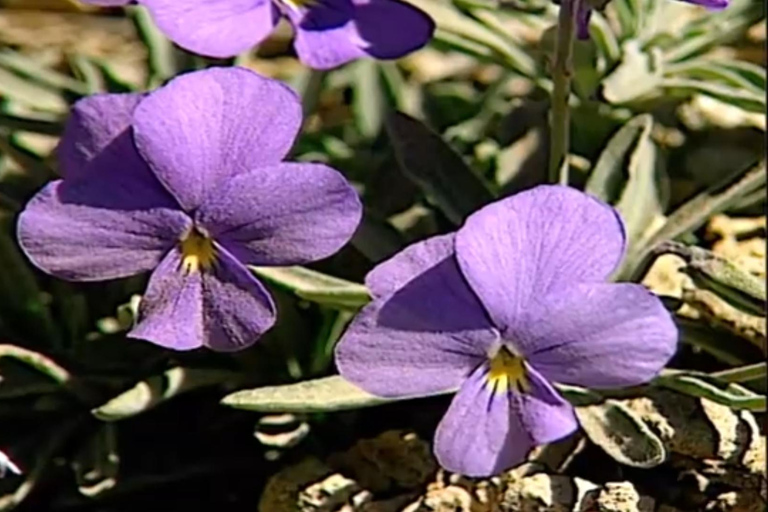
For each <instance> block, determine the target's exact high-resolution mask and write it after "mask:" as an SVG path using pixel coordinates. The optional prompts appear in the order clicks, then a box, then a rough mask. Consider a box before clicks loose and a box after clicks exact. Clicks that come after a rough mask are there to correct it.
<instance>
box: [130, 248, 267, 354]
mask: <svg viewBox="0 0 768 512" xmlns="http://www.w3.org/2000/svg"><path fill="white" fill-rule="evenodd" d="M275 316H276V312H275V305H274V303H273V302H272V298H271V297H270V296H269V293H268V292H267V291H266V290H265V289H264V287H263V286H262V285H261V283H259V282H258V281H257V280H256V279H255V278H254V277H253V276H252V275H251V274H250V272H248V270H247V269H246V268H245V267H243V266H242V265H241V264H240V263H239V262H238V261H237V260H236V259H234V258H233V257H232V255H231V254H229V253H228V252H227V251H226V249H224V248H223V247H220V246H218V247H217V264H216V265H215V266H214V267H213V268H212V269H210V270H209V271H202V272H193V273H191V274H188V275H187V274H185V273H184V272H183V271H182V270H181V255H180V253H179V251H178V250H177V249H176V248H174V249H173V250H172V251H171V252H169V253H168V255H167V256H166V257H165V259H164V260H163V262H162V264H161V265H160V266H158V268H157V270H155V272H153V274H152V277H151V278H150V280H149V285H148V287H147V291H146V293H145V294H144V297H143V298H142V301H141V306H140V311H139V323H138V324H137V325H136V327H135V328H134V329H133V330H132V331H131V332H130V333H129V335H130V336H132V337H134V338H140V339H145V340H147V341H151V342H152V343H155V344H157V345H160V346H163V347H166V348H171V349H174V350H189V349H194V348H198V347H201V346H207V347H209V348H211V349H213V350H217V351H222V352H230V351H234V350H241V349H243V348H246V347H248V346H250V345H252V344H253V343H255V342H256V341H257V340H258V339H259V337H260V336H261V335H262V334H263V333H264V332H266V331H267V330H269V329H270V328H271V327H272V325H273V324H274V322H275Z"/></svg>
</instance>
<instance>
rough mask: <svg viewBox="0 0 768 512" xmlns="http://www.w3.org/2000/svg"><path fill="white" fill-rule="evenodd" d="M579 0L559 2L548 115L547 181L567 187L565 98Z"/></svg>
mask: <svg viewBox="0 0 768 512" xmlns="http://www.w3.org/2000/svg"><path fill="white" fill-rule="evenodd" d="M578 1H579V0H561V2H560V14H559V16H558V20H557V42H556V46H555V56H554V60H553V62H552V85H553V87H552V110H551V115H550V127H551V129H550V134H551V135H550V153H549V182H550V183H558V182H559V183H560V184H562V185H567V184H568V164H567V161H566V158H567V156H568V146H569V140H568V139H569V130H570V112H569V109H568V98H569V96H570V94H571V77H572V75H573V40H574V37H575V34H576V14H577V12H578V3H577V2H578Z"/></svg>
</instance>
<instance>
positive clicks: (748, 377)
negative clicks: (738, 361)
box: [709, 362, 768, 382]
mask: <svg viewBox="0 0 768 512" xmlns="http://www.w3.org/2000/svg"><path fill="white" fill-rule="evenodd" d="M767 374H768V363H765V362H762V363H755V364H748V365H745V366H739V367H738V368H729V369H727V370H721V371H719V372H712V373H710V374H709V376H710V377H712V378H713V379H717V380H719V381H721V382H748V381H752V380H757V379H765V376H766V375H767Z"/></svg>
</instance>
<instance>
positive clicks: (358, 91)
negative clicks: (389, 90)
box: [351, 59, 386, 139]
mask: <svg viewBox="0 0 768 512" xmlns="http://www.w3.org/2000/svg"><path fill="white" fill-rule="evenodd" d="M351 68H352V69H351V72H352V78H353V82H352V87H353V89H352V90H353V97H352V100H353V103H352V110H353V112H354V115H355V121H356V123H355V124H356V125H357V127H358V129H359V130H360V134H361V135H362V136H363V137H365V138H367V139H373V138H374V137H376V136H377V135H378V134H379V132H380V131H381V128H382V126H383V125H384V109H385V108H386V102H385V98H384V94H383V91H382V83H381V80H382V78H381V73H380V71H379V64H378V63H377V62H376V61H374V60H369V59H360V60H358V61H356V62H354V63H353V64H352V66H351Z"/></svg>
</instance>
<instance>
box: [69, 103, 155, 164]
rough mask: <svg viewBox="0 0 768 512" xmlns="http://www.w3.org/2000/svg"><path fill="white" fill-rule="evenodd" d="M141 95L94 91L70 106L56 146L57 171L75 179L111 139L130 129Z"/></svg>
mask: <svg viewBox="0 0 768 512" xmlns="http://www.w3.org/2000/svg"><path fill="white" fill-rule="evenodd" d="M143 97H144V94H138V93H131V94H94V95H93V96H88V97H86V98H83V99H81V100H79V101H78V102H76V103H75V104H74V105H73V106H72V111H71V112H70V114H69V118H68V119H67V122H66V124H65V125H64V132H63V133H62V135H61V142H60V143H59V146H58V148H57V154H58V157H59V174H61V175H62V176H64V177H66V178H74V177H77V176H80V175H82V174H83V173H84V172H85V168H86V165H87V164H88V162H89V161H91V160H92V159H93V158H94V157H95V156H96V155H98V154H99V152H101V151H102V150H103V149H104V148H106V147H107V146H108V145H109V144H110V143H111V142H112V140H114V139H115V137H117V136H118V135H120V134H121V133H123V132H124V131H125V130H128V129H130V127H131V122H132V121H133V110H134V109H135V108H136V105H138V104H139V101H141V99H142V98H143Z"/></svg>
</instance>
